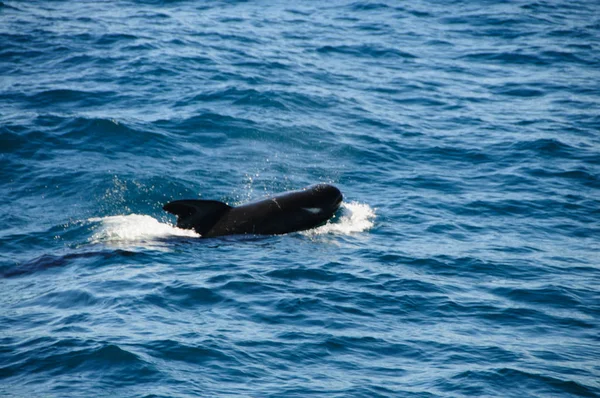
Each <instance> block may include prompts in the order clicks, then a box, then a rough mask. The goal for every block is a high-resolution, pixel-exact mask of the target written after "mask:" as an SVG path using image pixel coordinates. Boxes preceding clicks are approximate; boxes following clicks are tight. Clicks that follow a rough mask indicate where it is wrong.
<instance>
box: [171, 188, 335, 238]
mask: <svg viewBox="0 0 600 398" xmlns="http://www.w3.org/2000/svg"><path fill="white" fill-rule="evenodd" d="M342 198H343V197H342V193H341V192H340V190H339V189H337V188H336V187H334V186H333V185H328V184H318V185H313V186H310V187H307V188H304V189H302V190H299V191H290V192H285V193H282V194H279V195H276V196H274V197H271V198H267V199H263V200H260V201H257V202H252V203H247V204H244V205H242V206H237V207H232V206H229V205H227V204H225V203H223V202H218V201H215V200H195V199H188V200H176V201H173V202H169V203H167V204H166V205H164V206H163V209H164V210H165V211H167V212H169V213H171V214H175V215H176V216H177V227H179V228H183V229H193V230H195V231H196V232H197V233H199V234H200V235H201V236H202V237H203V238H209V237H215V236H223V235H240V234H256V235H279V234H285V233H288V232H295V231H304V230H307V229H311V228H315V227H318V226H320V225H323V224H325V223H326V222H327V220H329V219H330V218H331V217H333V215H334V213H335V212H336V211H337V209H338V208H339V207H340V204H341V203H342Z"/></svg>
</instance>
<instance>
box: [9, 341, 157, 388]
mask: <svg viewBox="0 0 600 398" xmlns="http://www.w3.org/2000/svg"><path fill="white" fill-rule="evenodd" d="M48 343H50V342H48ZM28 345H29V344H27V345H21V348H20V352H21V354H20V355H18V356H16V357H12V358H11V359H12V361H11V362H12V363H10V364H9V365H8V366H6V367H4V368H3V372H2V374H4V376H5V377H6V378H10V377H23V376H25V375H27V374H47V375H49V376H56V375H65V374H69V373H71V372H76V373H80V374H88V373H89V374H94V373H95V372H98V371H103V372H104V373H105V375H107V376H113V377H114V376H117V375H118V376H119V379H120V381H121V383H125V384H131V383H136V382H140V381H144V380H149V379H150V378H152V377H157V376H158V375H159V372H158V371H157V370H156V369H155V368H154V366H153V365H152V364H150V363H147V362H145V361H144V360H142V359H141V358H140V357H139V356H138V355H136V354H134V353H132V352H130V351H127V350H125V349H124V348H121V347H120V346H118V345H115V344H110V343H95V342H90V341H80V340H75V339H67V340H59V341H56V342H52V343H51V344H42V345H40V344H39V343H37V344H35V345H36V347H35V348H29V347H28ZM33 350H35V355H32V354H33V353H34V352H33ZM127 369H128V370H129V372H132V373H133V374H135V377H132V376H131V373H128V372H127Z"/></svg>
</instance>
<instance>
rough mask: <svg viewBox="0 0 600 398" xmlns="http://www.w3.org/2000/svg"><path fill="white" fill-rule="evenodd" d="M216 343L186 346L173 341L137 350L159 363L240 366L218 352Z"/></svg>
mask: <svg viewBox="0 0 600 398" xmlns="http://www.w3.org/2000/svg"><path fill="white" fill-rule="evenodd" d="M216 347H219V345H218V344H217V342H211V341H205V342H203V344H197V345H187V344H183V343H181V342H178V341H174V340H158V341H152V342H149V343H147V344H144V345H143V346H140V347H139V348H140V349H142V350H144V351H146V352H147V353H149V354H150V355H151V356H152V357H154V358H156V359H158V360H161V361H180V362H185V363H186V364H195V365H198V364H209V363H211V362H218V363H220V362H225V363H229V364H230V365H234V366H235V365H240V363H239V361H237V360H235V358H234V357H232V356H230V355H227V354H226V353H225V352H223V350H220V349H219V348H216Z"/></svg>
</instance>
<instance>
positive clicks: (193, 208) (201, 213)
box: [163, 200, 232, 235]
mask: <svg viewBox="0 0 600 398" xmlns="http://www.w3.org/2000/svg"><path fill="white" fill-rule="evenodd" d="M231 209H232V207H231V206H229V205H227V204H225V203H223V202H218V201H216V200H175V201H173V202H169V203H167V204H166V205H164V206H163V210H165V211H167V212H169V213H171V214H175V215H176V216H177V227H178V228H182V229H194V230H195V231H196V232H197V233H199V234H200V235H204V234H206V233H207V232H208V231H210V229H211V228H212V227H213V226H214V225H215V224H216V223H217V221H219V219H220V218H221V217H223V216H224V215H225V213H227V212H228V211H229V210H231Z"/></svg>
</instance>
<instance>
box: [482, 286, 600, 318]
mask: <svg viewBox="0 0 600 398" xmlns="http://www.w3.org/2000/svg"><path fill="white" fill-rule="evenodd" d="M491 292H492V293H494V294H497V295H499V296H502V297H506V298H508V299H510V300H513V301H515V302H520V303H524V304H533V305H539V306H541V307H556V308H563V309H568V310H571V311H573V310H577V311H579V312H582V313H588V314H590V315H593V314H598V312H599V311H598V310H599V309H600V307H598V306H594V305H593V304H592V303H591V300H586V299H585V298H584V297H585V296H589V295H590V293H591V292H583V291H577V289H573V288H567V287H562V286H544V287H538V288H533V287H532V288H528V289H525V288H510V287H499V288H495V289H493V290H492V291H491ZM588 302H589V303H588Z"/></svg>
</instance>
